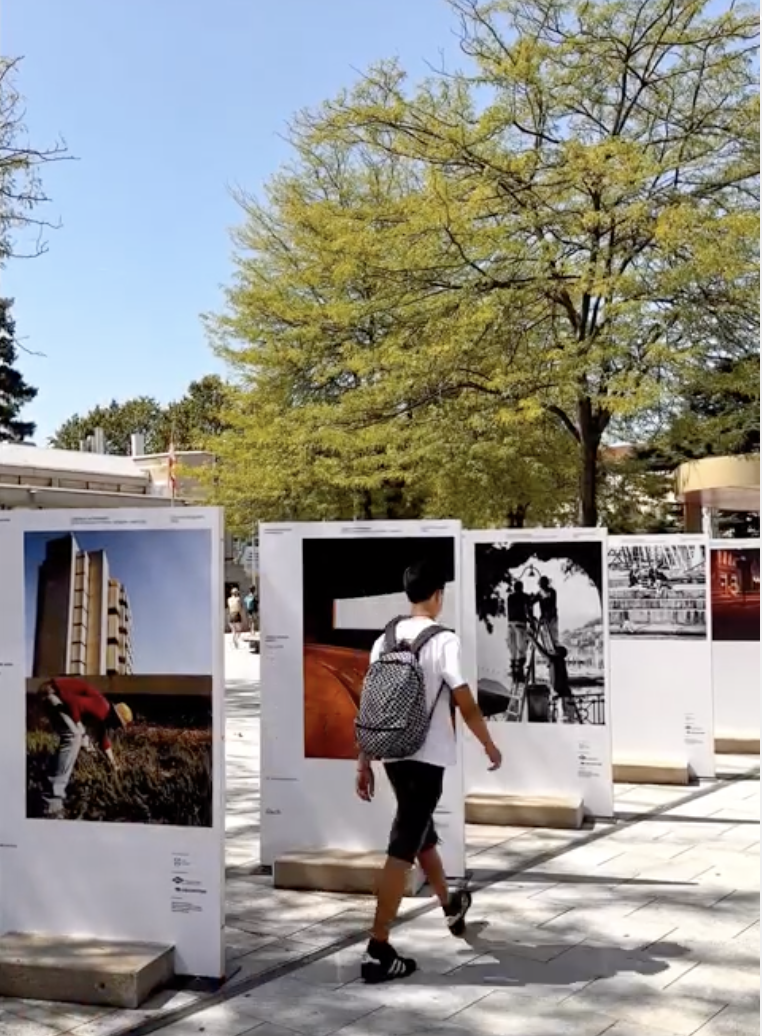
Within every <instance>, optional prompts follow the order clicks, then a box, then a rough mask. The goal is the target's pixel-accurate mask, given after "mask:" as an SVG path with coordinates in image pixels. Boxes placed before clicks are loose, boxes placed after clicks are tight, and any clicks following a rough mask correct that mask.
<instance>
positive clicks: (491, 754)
mask: <svg viewBox="0 0 762 1036" xmlns="http://www.w3.org/2000/svg"><path fill="white" fill-rule="evenodd" d="M484 751H485V752H486V753H487V758H488V759H489V761H490V770H499V769H500V767H501V766H502V765H503V753H502V752H501V751H500V749H499V748H498V747H497V745H496V744H495V742H494V741H490V742H489V744H488V745H487V746H486V747H485V749H484Z"/></svg>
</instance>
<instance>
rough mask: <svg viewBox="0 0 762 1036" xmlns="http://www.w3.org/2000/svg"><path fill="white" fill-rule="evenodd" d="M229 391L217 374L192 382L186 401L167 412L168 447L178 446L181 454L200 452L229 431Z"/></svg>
mask: <svg viewBox="0 0 762 1036" xmlns="http://www.w3.org/2000/svg"><path fill="white" fill-rule="evenodd" d="M227 407H228V387H227V385H226V384H225V382H224V381H223V380H222V378H220V377H219V376H218V375H216V374H207V375H205V376H204V377H203V378H199V380H198V381H192V382H191V383H190V385H189V386H188V389H187V391H186V393H185V395H184V396H183V397H182V399H179V400H178V401H177V402H176V403H170V404H169V406H167V407H166V408H165V409H164V413H163V429H161V430H160V435H162V436H163V439H164V446H163V449H166V448H167V445H168V444H169V442H170V441H172V442H174V444H175V447H176V448H177V449H178V450H199V449H203V448H204V446H205V444H206V443H207V442H208V441H209V440H210V439H212V438H214V437H215V436H217V435H219V434H220V433H221V432H222V431H223V430H224V428H225V426H226V425H225V418H224V415H225V412H226V409H227Z"/></svg>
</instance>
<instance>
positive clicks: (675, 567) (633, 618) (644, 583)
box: [609, 543, 707, 640]
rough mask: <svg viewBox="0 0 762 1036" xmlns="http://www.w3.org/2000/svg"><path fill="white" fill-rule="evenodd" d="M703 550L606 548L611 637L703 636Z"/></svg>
mask: <svg viewBox="0 0 762 1036" xmlns="http://www.w3.org/2000/svg"><path fill="white" fill-rule="evenodd" d="M706 611H707V591H706V552H705V548H704V547H703V546H702V544H700V543H692V544H690V543H676V544H670V543H654V544H643V543H640V544H633V545H631V546H625V545H619V546H616V547H612V548H610V549H609V634H610V636H611V637H613V638H616V639H629V638H632V637H640V638H642V639H644V640H674V639H678V638H680V639H682V638H685V637H693V638H703V637H706V633H707V625H706Z"/></svg>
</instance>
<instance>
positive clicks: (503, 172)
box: [282, 0, 759, 525]
mask: <svg viewBox="0 0 762 1036" xmlns="http://www.w3.org/2000/svg"><path fill="white" fill-rule="evenodd" d="M450 3H451V6H452V7H453V9H454V10H455V11H456V12H457V13H458V15H459V16H460V19H461V40H462V47H463V50H464V52H465V54H466V55H467V57H468V59H469V61H470V66H469V69H468V70H467V71H465V72H461V73H455V74H450V73H447V72H442V73H441V74H438V75H435V76H434V77H433V78H432V79H431V80H429V81H427V82H426V83H424V84H423V85H422V86H421V87H419V88H418V89H417V90H416V91H414V92H413V93H412V94H409V93H408V92H407V91H406V84H405V76H404V72H403V71H402V70H401V69H400V68H399V67H398V66H397V65H396V64H395V63H393V62H387V63H383V64H381V65H380V66H378V67H376V68H375V69H373V70H372V71H371V72H370V73H369V74H368V75H367V76H365V77H364V79H363V80H362V82H361V83H360V84H359V85H358V86H357V87H356V88H355V89H354V90H352V91H349V92H345V93H343V94H342V95H340V96H339V97H338V98H337V99H336V100H335V101H333V102H330V103H328V104H326V105H324V106H323V108H322V109H321V110H320V111H319V112H318V113H316V114H312V115H307V116H303V117H302V119H301V120H300V123H299V126H298V131H299V143H300V147H301V149H302V151H303V152H310V151H312V152H314V151H316V150H317V149H318V148H319V147H326V146H328V145H332V146H334V147H341V148H343V149H344V153H345V154H347V155H349V157H348V158H346V159H345V161H346V162H347V163H350V162H351V158H352V156H354V155H358V154H359V155H362V157H363V160H364V161H368V160H369V157H368V156H370V160H375V161H376V162H377V163H378V165H379V167H380V168H381V167H383V163H384V161H385V160H388V161H389V162H394V163H396V164H397V166H398V167H401V168H410V169H413V170H415V183H414V187H415V189H412V190H408V191H407V192H406V193H405V194H404V195H403V196H399V195H398V196H394V197H392V198H391V199H390V200H389V201H387V202H384V200H383V199H382V198H381V199H379V200H378V204H374V205H373V206H372V207H371V206H370V205H369V204H367V203H366V204H365V205H364V206H361V205H358V204H354V205H352V204H350V205H347V204H344V203H342V202H334V203H333V204H330V203H325V202H322V201H321V202H320V208H321V210H322V211H321V215H320V229H319V230H318V229H316V230H315V233H319V234H320V235H321V236H322V238H323V240H324V241H327V238H326V233H327V232H326V229H325V226H326V221H327V220H328V216H329V213H328V212H327V211H326V210H327V209H328V208H330V210H331V211H330V219H331V223H332V226H331V230H330V237H331V240H332V241H333V242H334V245H333V247H334V248H337V247H339V246H340V248H341V255H342V257H343V262H344V264H345V266H349V265H350V264H352V263H355V264H357V263H361V262H362V263H364V269H365V272H366V279H367V283H368V288H369V290H370V292H371V293H372V294H374V297H375V298H376V305H375V307H374V308H373V309H372V310H371V312H373V313H375V314H378V313H380V312H383V313H384V314H385V317H386V335H385V345H384V353H383V363H382V364H380V365H379V366H377V367H376V368H375V376H374V377H373V378H370V379H367V380H366V381H365V382H364V384H363V385H361V386H358V388H357V389H356V390H355V391H354V392H353V393H352V395H353V396H354V399H353V406H354V411H355V413H356V414H360V413H364V414H365V415H366V423H367V424H370V423H374V422H396V421H397V419H398V417H399V415H400V413H401V412H415V411H420V410H422V409H425V408H426V407H428V406H431V405H436V406H439V405H441V404H442V402H443V401H448V400H452V399H454V398H459V397H461V396H463V395H477V396H481V397H483V398H484V397H490V398H496V399H498V400H499V401H501V402H502V403H503V404H504V406H505V407H506V408H512V409H513V410H514V411H516V412H517V413H521V414H523V416H524V417H536V416H538V415H539V414H543V413H544V414H548V415H552V416H553V417H554V418H555V419H556V420H557V421H558V422H559V425H560V427H561V428H563V429H564V431H565V432H566V434H567V435H568V436H569V437H570V445H571V446H572V447H573V448H574V450H575V451H576V454H577V457H578V464H579V518H580V521H581V522H582V523H583V524H588V525H593V524H595V523H596V521H597V518H598V513H597V500H598V488H599V487H598V479H599V472H600V451H601V446H602V444H603V443H604V439H605V436H606V434H607V433H608V432H609V431H610V430H611V429H612V428H615V427H616V425H617V424H618V423H619V422H622V421H625V420H627V419H631V418H632V417H634V416H635V415H643V413H644V412H645V411H654V410H657V409H659V408H663V407H664V405H665V403H666V402H668V401H670V400H674V399H675V398H676V397H678V396H679V395H680V393H681V391H682V387H683V385H684V384H685V383H686V382H688V383H690V382H692V381H693V380H695V378H696V377H697V376H699V374H700V372H702V371H704V370H706V369H707V367H711V366H712V365H713V364H716V363H718V362H720V361H722V360H725V359H730V360H732V359H734V358H735V357H736V356H737V355H738V354H739V352H741V351H742V350H743V348H744V345H745V342H746V341H747V340H748V337H749V334H750V333H751V332H752V329H753V327H754V326H755V324H756V314H757V302H756V292H757V287H758V265H757V259H758V232H759V228H758V194H759V191H758V176H759V152H758V130H757V127H758V125H759V114H758V113H759V93H758V88H757V80H756V68H755V55H756V53H757V40H758V30H757V15H756V13H755V12H753V11H751V10H748V9H746V8H744V7H742V6H738V5H733V6H732V7H731V8H730V9H728V10H726V11H724V12H721V13H718V14H717V15H714V16H713V15H711V14H710V13H709V5H708V4H706V3H704V2H702V0H611V2H609V3H589V2H588V0H576V2H571V3H569V2H567V0H494V2H489V3H482V2H479V0H450ZM411 178H412V174H411ZM324 247H327V245H324ZM282 277H283V280H284V283H287V282H288V278H289V273H288V271H286V270H284V271H283V273H282ZM285 290H287V289H285V288H284V291H285ZM412 342H414V343H415V344H414V346H412V345H411V343H412ZM358 359H359V353H358V351H357V350H352V349H350V348H349V347H347V349H346V352H345V355H344V357H343V365H342V366H343V369H344V370H348V369H351V368H352V366H353V365H354V364H355V363H356V362H357V361H358Z"/></svg>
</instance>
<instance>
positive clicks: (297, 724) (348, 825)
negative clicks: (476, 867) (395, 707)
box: [259, 521, 465, 877]
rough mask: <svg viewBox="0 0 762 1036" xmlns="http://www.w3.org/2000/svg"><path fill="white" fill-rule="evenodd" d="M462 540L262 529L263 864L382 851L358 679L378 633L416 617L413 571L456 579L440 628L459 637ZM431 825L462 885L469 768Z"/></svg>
mask: <svg viewBox="0 0 762 1036" xmlns="http://www.w3.org/2000/svg"><path fill="white" fill-rule="evenodd" d="M459 538H460V525H459V523H458V522H449V521H442V522H373V523H365V524H360V523H352V522H346V523H338V522H336V523H333V522H323V523H305V524H294V525H267V524H266V525H262V526H260V535H259V544H260V600H261V638H262V640H261V644H262V648H261V650H262V722H261V727H260V730H261V766H262V785H261V786H262V830H261V857H262V863H263V864H264V865H266V866H269V865H272V864H273V862H274V861H275V860H276V859H277V858H278V857H279V856H280V855H282V854H283V853H285V852H290V851H296V850H300V849H301V850H309V849H314V850H317V849H325V848H330V849H344V850H348V851H378V850H384V849H385V848H386V845H387V841H388V836H389V829H390V825H391V821H392V818H393V814H394V801H393V795H392V792H391V789H390V787H389V785H388V782H387V780H386V778H385V777H384V775H383V774H382V773H381V772H380V768H377V771H378V772H377V777H376V797H375V800H374V801H373V802H372V803H370V804H369V803H366V802H362V801H361V800H360V799H359V798H358V797H357V795H356V794H355V772H356V762H355V759H356V752H355V739H354V718H355V715H356V710H357V701H358V700H359V693H360V689H361V686H362V679H363V676H364V673H365V670H366V668H367V664H368V654H369V651H370V648H371V647H372V644H373V642H374V640H375V639H376V637H377V636H378V634H379V633H380V632H381V631H382V630H383V628H384V627H385V626H386V624H387V622H389V621H390V620H391V619H393V618H395V617H397V616H398V615H400V614H406V613H407V612H408V610H409V605H408V604H407V602H406V601H404V600H403V599H401V598H400V588H401V585H402V576H403V574H404V571H405V569H406V568H407V567H408V565H410V564H413V563H414V562H416V561H418V560H421V559H423V558H431V559H433V560H435V561H436V562H437V563H438V564H441V565H442V566H443V568H444V569H445V570H446V571H449V573H450V575H451V577H452V578H451V582H450V583H449V584H448V587H447V589H446V591H445V612H444V614H443V616H442V619H441V621H443V622H444V623H446V624H449V625H451V626H452V627H454V628H455V629H456V630H457V629H458V628H459V617H460V572H459V568H460V539H459ZM401 609H402V610H401ZM434 819H435V823H436V826H437V829H438V831H439V835H440V838H441V840H442V844H441V846H440V848H441V851H442V857H443V860H444V863H445V867H446V869H447V872H448V874H449V875H450V876H452V877H460V876H462V875H463V874H464V873H465V833H464V832H465V828H464V823H465V821H464V808H463V774H462V766H461V765H458V766H456V767H452V768H450V769H448V771H447V773H446V777H445V788H444V793H443V796H442V801H441V803H440V806H439V809H438V810H437V812H436V814H435V818H434Z"/></svg>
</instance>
